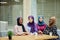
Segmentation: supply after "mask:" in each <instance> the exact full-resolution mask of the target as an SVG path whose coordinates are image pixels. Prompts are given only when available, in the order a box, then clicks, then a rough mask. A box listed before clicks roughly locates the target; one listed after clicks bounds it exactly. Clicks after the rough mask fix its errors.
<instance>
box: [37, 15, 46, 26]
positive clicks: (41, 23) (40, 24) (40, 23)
mask: <svg viewBox="0 0 60 40" xmlns="http://www.w3.org/2000/svg"><path fill="white" fill-rule="evenodd" d="M40 18H42V19H44V17H43V16H39V17H38V25H39V26H43V25H44V24H45V23H44V20H42V22H41V21H40V20H39V19H40Z"/></svg>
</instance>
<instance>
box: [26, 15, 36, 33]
mask: <svg viewBox="0 0 60 40" xmlns="http://www.w3.org/2000/svg"><path fill="white" fill-rule="evenodd" d="M30 18H32V19H33V22H32V23H30V22H28V24H27V25H28V27H31V30H30V32H32V33H33V32H35V31H36V30H35V22H34V17H33V16H29V17H28V19H30Z"/></svg>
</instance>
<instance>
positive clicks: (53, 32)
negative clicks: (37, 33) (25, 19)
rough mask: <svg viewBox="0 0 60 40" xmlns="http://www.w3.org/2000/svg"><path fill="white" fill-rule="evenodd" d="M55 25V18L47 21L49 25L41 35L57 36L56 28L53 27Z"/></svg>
mask: <svg viewBox="0 0 60 40" xmlns="http://www.w3.org/2000/svg"><path fill="white" fill-rule="evenodd" d="M55 23H56V18H55V16H53V17H51V18H50V19H49V25H48V26H47V27H46V29H45V30H44V32H43V33H44V34H47V35H53V36H58V34H57V26H56V25H55ZM52 40H57V39H52Z"/></svg>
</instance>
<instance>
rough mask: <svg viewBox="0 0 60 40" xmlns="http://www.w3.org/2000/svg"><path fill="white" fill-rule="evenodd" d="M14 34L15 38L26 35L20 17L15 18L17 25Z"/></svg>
mask: <svg viewBox="0 0 60 40" xmlns="http://www.w3.org/2000/svg"><path fill="white" fill-rule="evenodd" d="M14 34H15V35H17V36H21V35H26V34H27V33H26V30H25V28H24V25H23V19H22V17H19V18H17V25H15V27H14Z"/></svg>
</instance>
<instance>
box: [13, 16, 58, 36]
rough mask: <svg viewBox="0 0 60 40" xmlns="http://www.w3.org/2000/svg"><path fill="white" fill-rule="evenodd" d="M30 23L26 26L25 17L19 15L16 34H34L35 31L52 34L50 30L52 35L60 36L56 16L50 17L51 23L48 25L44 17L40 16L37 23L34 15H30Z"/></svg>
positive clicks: (15, 29)
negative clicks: (24, 23)
mask: <svg viewBox="0 0 60 40" xmlns="http://www.w3.org/2000/svg"><path fill="white" fill-rule="evenodd" d="M28 21H29V22H28V23H27V25H26V26H24V25H23V18H22V17H19V18H17V25H15V27H14V34H15V35H16V36H21V35H31V34H32V35H34V34H35V33H37V34H38V35H39V34H47V35H50V32H52V35H54V36H58V34H57V27H56V24H55V23H56V18H55V16H53V17H51V18H50V19H49V24H48V25H47V24H46V23H45V22H44V17H43V16H39V17H38V22H37V23H35V21H34V17H33V16H29V17H28Z"/></svg>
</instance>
